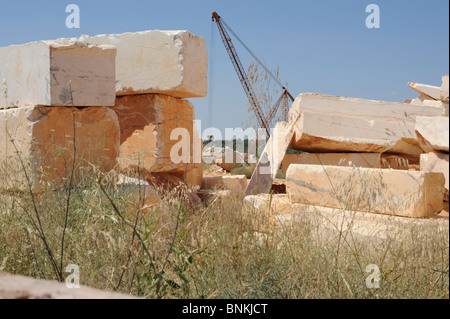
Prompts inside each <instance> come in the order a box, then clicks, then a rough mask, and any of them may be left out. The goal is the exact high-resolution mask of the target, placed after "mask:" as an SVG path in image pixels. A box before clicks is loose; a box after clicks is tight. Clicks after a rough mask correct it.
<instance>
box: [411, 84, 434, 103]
mask: <svg viewBox="0 0 450 319" xmlns="http://www.w3.org/2000/svg"><path fill="white" fill-rule="evenodd" d="M408 86H409V87H410V88H411V89H413V90H414V91H416V92H417V93H419V94H421V95H425V96H426V97H428V98H430V99H433V100H440V98H441V88H440V87H438V86H433V85H428V84H421V83H414V82H410V83H408Z"/></svg>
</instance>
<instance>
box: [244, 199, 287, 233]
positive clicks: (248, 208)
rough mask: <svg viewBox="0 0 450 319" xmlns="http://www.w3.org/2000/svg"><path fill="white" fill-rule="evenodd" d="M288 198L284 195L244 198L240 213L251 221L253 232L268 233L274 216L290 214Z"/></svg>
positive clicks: (271, 228)
mask: <svg viewBox="0 0 450 319" xmlns="http://www.w3.org/2000/svg"><path fill="white" fill-rule="evenodd" d="M292 212H293V210H292V206H291V203H290V200H289V196H288V195H286V194H279V195H278V194H277V195H269V194H260V195H250V196H246V197H245V198H244V205H243V210H242V213H243V214H244V216H246V217H248V218H249V219H251V221H252V225H253V227H254V231H258V232H270V231H272V230H273V220H274V218H275V217H276V216H278V215H282V214H290V213H292Z"/></svg>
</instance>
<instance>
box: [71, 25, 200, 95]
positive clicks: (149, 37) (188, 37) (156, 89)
mask: <svg viewBox="0 0 450 319" xmlns="http://www.w3.org/2000/svg"><path fill="white" fill-rule="evenodd" d="M76 41H80V42H84V43H88V44H96V45H98V44H109V45H114V46H115V47H116V48H117V59H116V80H117V83H116V93H117V95H131V94H144V93H159V94H166V95H170V96H174V97H179V98H193V97H205V96H206V95H207V88H208V87H207V69H208V54H207V52H206V46H205V41H204V39H203V38H201V37H200V36H197V35H194V34H192V33H191V32H189V31H160V30H150V31H142V32H134V33H123V34H103V35H97V36H93V37H89V36H81V37H80V38H77V39H76Z"/></svg>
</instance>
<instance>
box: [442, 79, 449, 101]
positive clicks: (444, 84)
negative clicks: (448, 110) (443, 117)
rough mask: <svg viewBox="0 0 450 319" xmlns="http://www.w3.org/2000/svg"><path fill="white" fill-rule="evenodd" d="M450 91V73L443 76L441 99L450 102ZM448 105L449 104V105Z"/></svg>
mask: <svg viewBox="0 0 450 319" xmlns="http://www.w3.org/2000/svg"><path fill="white" fill-rule="evenodd" d="M448 92H449V80H448V75H443V76H442V86H441V96H440V98H441V101H442V102H444V103H447V105H448V102H449V98H448V95H449V94H448ZM447 107H448V106H447Z"/></svg>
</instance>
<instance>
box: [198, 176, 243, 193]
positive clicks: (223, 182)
mask: <svg viewBox="0 0 450 319" xmlns="http://www.w3.org/2000/svg"><path fill="white" fill-rule="evenodd" d="M246 187H247V177H246V176H245V175H233V176H217V177H206V178H204V179H203V185H202V189H215V188H218V189H226V190H230V191H233V192H235V193H239V194H242V193H243V192H244V191H245V188H246Z"/></svg>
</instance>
